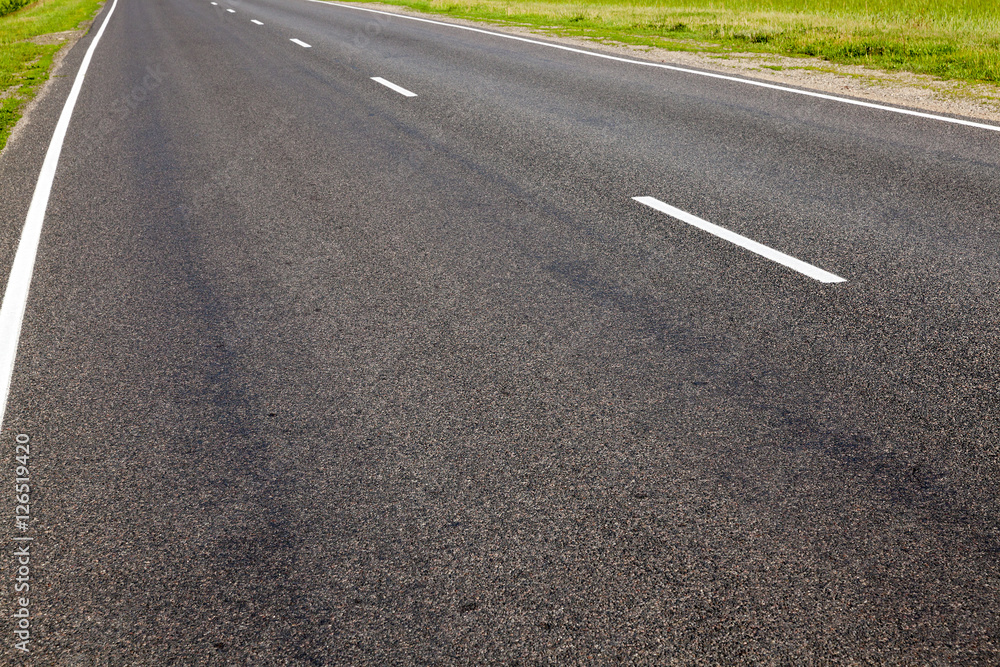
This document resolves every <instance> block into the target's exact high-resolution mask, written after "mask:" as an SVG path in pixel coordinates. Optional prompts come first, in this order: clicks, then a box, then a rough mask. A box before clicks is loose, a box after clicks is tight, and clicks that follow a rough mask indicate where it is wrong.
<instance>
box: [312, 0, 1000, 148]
mask: <svg viewBox="0 0 1000 667" xmlns="http://www.w3.org/2000/svg"><path fill="white" fill-rule="evenodd" d="M307 1H308V2H316V3H319V4H322V5H332V6H334V7H344V8H345V9H356V10H357V11H359V12H371V13H372V14H384V15H385V16H394V17H396V18H401V19H406V20H407V21H419V22H421V23H431V24H433V25H442V26H447V27H449V28H455V29H457V30H467V31H469V32H478V33H480V34H483V35H491V36H493V37H502V38H504V39H513V40H515V41H518V42H525V43H527V44H536V45H538V46H547V47H549V48H552V49H559V50H561V51H569V52H571V53H582V54H583V55H586V56H593V57H595V58H604V59H605V60H614V61H617V62H621V63H630V64H632V65H642V66H643V67H656V68H658V69H666V70H671V71H673V72H683V73H685V74H694V75H697V76H705V77H709V78H711V79H721V80H723V81H733V82H736V83H744V84H746V85H748V86H757V87H759V88H769V89H771V90H780V91H783V92H786V93H794V94H796V95H805V96H806V97H815V98H817V99H821V100H829V101H832V102H841V103H843V104H853V105H854V106H858V107H865V108H867V109H878V110H880V111H890V112H892V113H898V114H903V115H906V116H916V117H917V118H929V119H931V120H939V121H942V122H944V123H953V124H955V125H965V126H967V127H976V128H979V129H981V130H992V131H993V132H1000V126H997V125H987V124H986V123H977V122H975V121H971V120H963V119H961V118H949V117H948V116H939V115H937V114H933V113H927V112H924V111H912V110H910V109H901V108H899V107H890V106H886V105H884V104H876V103H874V102H863V101H861V100H852V99H849V98H846V97H837V96H836V95H827V94H826V93H817V92H813V91H811V90H800V89H798V88H789V87H788V86H781V85H778V84H775V83H765V82H763V81H754V80H752V79H741V78H739V77H736V76H728V75H726V74H716V73H715V72H704V71H701V70H696V69H688V68H686V67H678V66H676V65H666V64H664V63H651V62H647V61H644V60H633V59H631V58H622V57H621V56H611V55H608V54H606V53H597V52H596V51H587V50H585V49H577V48H573V47H572V46H563V45H562V44H551V43H549V42H542V41H539V40H537V39H528V38H527V37H518V36H517V35H506V34H504V33H502V32H493V31H491V30H483V29H482V28H473V27H472V26H467V25H458V24H456V23H446V22H444V21H434V20H432V19H424V18H420V17H418V16H407V15H405V14H394V13H392V12H384V11H381V10H378V9H369V8H367V7H355V6H354V5H345V4H341V3H339V2H328V1H327V0H307Z"/></svg>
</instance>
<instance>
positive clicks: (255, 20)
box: [250, 19, 264, 25]
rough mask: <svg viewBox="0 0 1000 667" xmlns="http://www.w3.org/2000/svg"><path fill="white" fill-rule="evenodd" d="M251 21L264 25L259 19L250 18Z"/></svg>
mask: <svg viewBox="0 0 1000 667" xmlns="http://www.w3.org/2000/svg"><path fill="white" fill-rule="evenodd" d="M250 23H256V24H257V25H264V24H263V23H261V22H260V21H258V20H257V19H250Z"/></svg>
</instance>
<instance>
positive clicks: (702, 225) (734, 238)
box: [632, 197, 846, 283]
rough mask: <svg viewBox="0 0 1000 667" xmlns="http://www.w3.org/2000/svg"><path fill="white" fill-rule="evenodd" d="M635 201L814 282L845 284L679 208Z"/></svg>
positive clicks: (649, 200) (648, 200)
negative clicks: (807, 277)
mask: <svg viewBox="0 0 1000 667" xmlns="http://www.w3.org/2000/svg"><path fill="white" fill-rule="evenodd" d="M632 199H634V200H635V201H637V202H639V203H640V204H645V205H646V206H649V207H650V208H654V209H656V210H657V211H660V212H661V213H666V214H667V215H669V216H670V217H672V218H677V219H678V220H680V221H681V222H686V223H687V224H689V225H692V226H694V227H697V228H698V229H701V230H704V231H706V232H708V233H709V234H714V235H715V236H718V237H719V238H720V239H725V240H727V241H729V242H730V243H734V244H736V245H738V246H740V247H741V248H746V249H747V250H749V251H750V252H755V253H757V254H758V255H760V256H761V257H767V258H768V259H769V260H771V261H772V262H777V263H778V264H782V265H784V266H787V267H788V268H790V269H792V270H794V271H798V272H799V273H801V274H803V275H806V276H809V277H810V278H812V279H814V280H818V281H820V282H821V283H842V282H846V280H845V279H844V278H841V277H840V276H836V275H834V274H832V273H830V272H828V271H824V270H823V269H819V268H816V267H815V266H813V265H812V264H806V263H805V262H803V261H802V260H799V259H795V258H794V257H792V256H791V255H786V254H785V253H783V252H778V251H777V250H775V249H774V248H768V247H767V246H766V245H763V244H761V243H757V242H756V241H753V240H751V239H748V238H747V237H745V236H741V235H739V234H737V233H736V232H731V231H729V230H728V229H726V228H724V227H719V226H718V225H713V224H712V223H711V222H708V221H707V220H702V219H701V218H699V217H697V216H694V215H691V214H690V213H688V212H686V211H682V210H681V209H679V208H674V207H673V206H671V205H670V204H664V203H663V202H661V201H660V200H659V199H657V198H655V197H632Z"/></svg>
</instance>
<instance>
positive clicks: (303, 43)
mask: <svg viewBox="0 0 1000 667" xmlns="http://www.w3.org/2000/svg"><path fill="white" fill-rule="evenodd" d="M288 41H290V42H295V43H296V44H298V45H299V46H301V47H302V48H304V49H311V48H312V45H311V44H306V43H305V42H303V41H302V40H301V39H295V38H294V37H293V38H291V39H290V40H288Z"/></svg>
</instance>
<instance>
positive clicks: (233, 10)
mask: <svg viewBox="0 0 1000 667" xmlns="http://www.w3.org/2000/svg"><path fill="white" fill-rule="evenodd" d="M226 11H227V12H229V13H230V14H235V13H236V10H235V9H227V10H226Z"/></svg>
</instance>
